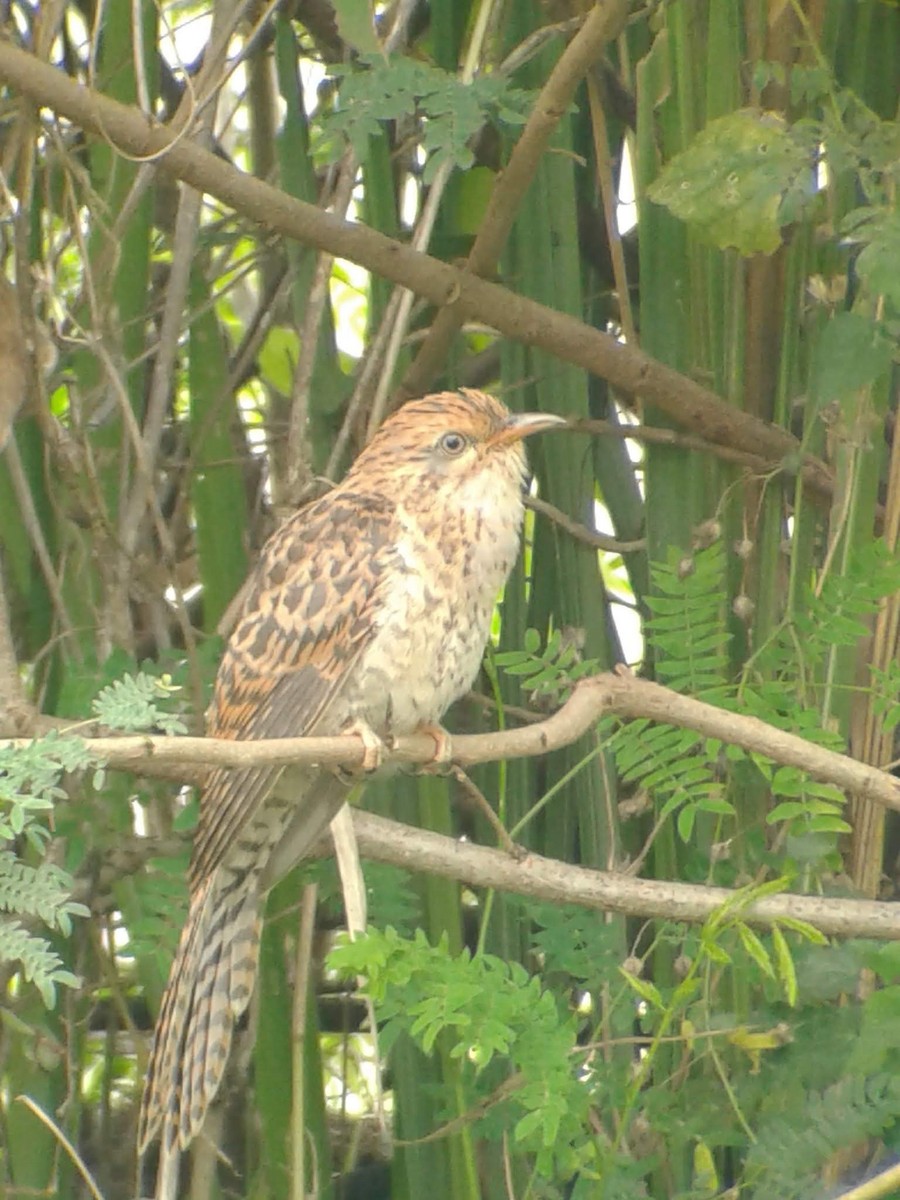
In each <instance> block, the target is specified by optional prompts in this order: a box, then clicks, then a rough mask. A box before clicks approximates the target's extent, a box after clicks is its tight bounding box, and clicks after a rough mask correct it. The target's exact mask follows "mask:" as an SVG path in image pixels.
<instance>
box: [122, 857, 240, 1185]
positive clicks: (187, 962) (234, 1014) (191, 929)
mask: <svg viewBox="0 0 900 1200" xmlns="http://www.w3.org/2000/svg"><path fill="white" fill-rule="evenodd" d="M257 883H258V871H255V870H254V871H251V872H248V873H242V874H239V875H235V874H233V873H231V872H228V871H226V870H225V869H224V868H220V869H219V870H218V871H216V872H214V873H213V874H212V875H211V876H210V877H209V878H207V879H206V880H204V881H203V884H202V885H201V887H200V888H199V889H198V890H197V892H195V894H194V896H193V897H192V899H191V907H190V912H189V913H188V919H187V924H186V925H185V927H184V930H183V932H182V935H181V941H180V942H179V945H178V951H177V953H176V955H175V961H174V962H173V964H172V970H171V973H170V975H169V982H168V983H167V984H166V990H165V992H164V994H163V999H162V1005H161V1007H160V1013H159V1020H158V1021H157V1025H156V1033H155V1035H154V1039H153V1048H152V1050H151V1053H150V1063H149V1066H148V1070H147V1080H146V1084H145V1087H144V1096H143V1102H142V1104H141V1115H140V1122H139V1125H138V1153H139V1154H141V1155H143V1154H144V1152H145V1151H146V1149H147V1147H148V1145H149V1144H150V1143H151V1142H152V1141H153V1139H154V1138H155V1137H157V1135H161V1144H160V1158H159V1168H158V1171H157V1183H156V1197H157V1200H177V1197H178V1170H179V1161H180V1157H181V1151H182V1150H183V1149H185V1148H186V1147H187V1145H188V1144H189V1143H190V1142H191V1140H192V1139H193V1138H194V1137H195V1136H196V1135H197V1134H198V1133H199V1131H200V1129H201V1127H202V1125H203V1122H204V1120H205V1118H206V1113H207V1110H208V1109H209V1106H210V1104H211V1102H212V1100H213V1098H214V1096H215V1094H216V1092H217V1091H218V1089H219V1085H220V1083H221V1082H222V1075H223V1073H224V1071H225V1064H226V1062H227V1061H228V1054H229V1051H230V1049H231V1038H232V1033H233V1030H234V1025H235V1022H236V1021H237V1019H238V1018H239V1017H240V1016H241V1014H242V1013H243V1012H244V1010H245V1009H246V1007H247V1005H248V1004H249V1002H250V997H251V995H252V993H253V986H254V983H255V980H256V970H257V962H258V957H259V929H260V914H259V908H260V901H259V893H258V886H257Z"/></svg>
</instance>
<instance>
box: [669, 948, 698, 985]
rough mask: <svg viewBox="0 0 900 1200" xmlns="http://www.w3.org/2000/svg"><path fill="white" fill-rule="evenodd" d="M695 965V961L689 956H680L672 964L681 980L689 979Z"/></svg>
mask: <svg viewBox="0 0 900 1200" xmlns="http://www.w3.org/2000/svg"><path fill="white" fill-rule="evenodd" d="M693 965H694V960H693V959H692V958H691V957H690V956H689V955H687V954H679V955H678V957H677V958H676V959H675V961H674V962H673V963H672V967H673V969H674V971H675V974H676V976H677V977H678V978H679V979H687V976H688V972H689V971H690V969H691V967H692V966H693Z"/></svg>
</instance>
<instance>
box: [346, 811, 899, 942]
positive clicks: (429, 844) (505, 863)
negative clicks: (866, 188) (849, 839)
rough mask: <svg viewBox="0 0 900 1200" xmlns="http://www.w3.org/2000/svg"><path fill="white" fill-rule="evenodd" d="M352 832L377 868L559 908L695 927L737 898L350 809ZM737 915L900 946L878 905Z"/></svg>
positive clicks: (893, 924) (825, 905)
mask: <svg viewBox="0 0 900 1200" xmlns="http://www.w3.org/2000/svg"><path fill="white" fill-rule="evenodd" d="M353 826H354V829H355V831H356V840H357V842H358V844H359V849H360V853H361V854H362V856H363V857H364V858H367V859H371V860H373V861H374V862H381V863H388V864H390V865H391V866H394V867H404V868H406V869H407V870H410V871H424V872H426V873H428V874H430V875H441V876H443V877H444V878H446V879H456V880H458V881H459V882H460V883H465V884H468V885H469V886H470V887H490V888H497V889H498V890H500V891H504V892H513V893H514V894H515V895H517V896H528V897H530V898H532V899H537V900H548V901H551V902H552V903H556V904H577V905H579V906H580V907H581V908H593V909H600V910H602V911H604V912H616V913H622V914H623V915H625V916H632V917H646V918H648V919H650V918H657V919H659V920H665V921H685V922H688V923H690V924H698V923H700V922H703V921H705V920H706V919H707V917H709V916H710V914H711V913H713V912H715V910H716V909H717V908H720V907H721V906H722V905H723V904H725V903H726V901H729V900H733V899H734V892H732V891H729V890H728V888H717V887H705V886H703V885H701V884H693V883H664V882H660V881H659V880H656V879H636V878H634V877H632V876H631V875H624V874H619V873H617V872H614V871H593V870H590V869H588V868H587V867H577V866H573V865H572V864H571V863H564V862H558V861H557V860H555V859H552V858H543V857H542V856H541V855H539V854H531V853H526V854H525V855H524V857H521V858H519V857H515V856H513V855H510V854H507V853H505V852H504V851H502V850H493V849H490V848H489V847H487V846H477V845H475V844H474V843H472V842H463V841H457V840H454V839H453V838H449V837H446V836H444V835H443V834H439V833H433V832H432V831H431V830H428V829H416V828H413V826H411V825H402V824H400V822H399V821H391V820H388V819H387V818H386V817H380V816H376V814H375V813H370V812H365V811H363V810H362V809H354V810H353ZM739 915H740V917H741V919H742V920H746V921H749V922H750V923H751V924H755V925H764V926H770V925H773V924H774V923H775V922H776V921H779V920H782V919H784V918H785V917H787V918H791V917H793V918H795V919H796V920H799V921H808V922H809V923H810V924H811V925H814V926H815V927H816V929H818V930H820V931H821V932H822V933H824V934H826V935H828V936H831V937H869V938H878V939H881V940H884V941H900V905H897V904H885V903H880V902H878V901H875V900H853V899H844V898H840V899H836V898H826V897H823V896H798V895H795V894H794V893H792V892H782V893H781V894H779V895H777V896H766V897H763V898H762V899H759V900H756V901H754V902H753V903H752V904H749V905H748V906H747V907H746V908H744V909H741V910H739Z"/></svg>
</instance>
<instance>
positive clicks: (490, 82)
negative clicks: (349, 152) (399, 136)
mask: <svg viewBox="0 0 900 1200" xmlns="http://www.w3.org/2000/svg"><path fill="white" fill-rule="evenodd" d="M331 72H332V74H333V75H334V76H335V77H336V78H337V79H338V81H339V86H338V102H337V104H336V106H335V108H334V109H333V110H332V111H331V112H328V113H326V114H324V115H323V117H322V126H323V130H324V133H325V136H326V138H327V139H328V141H329V143H330V150H329V154H330V157H331V158H337V157H338V156H339V153H340V148H341V146H342V144H343V143H344V142H345V141H346V142H349V144H350V145H351V146H352V147H353V150H354V151H355V153H356V155H357V157H359V158H364V157H365V154H366V150H367V143H368V140H369V138H372V137H380V136H381V134H382V126H383V123H384V122H386V121H401V120H404V119H405V120H412V119H416V120H418V122H419V124H420V137H419V144H420V146H421V147H422V149H423V150H424V151H425V153H426V155H427V161H426V164H425V170H424V175H423V177H424V181H425V183H430V182H431V181H432V180H433V179H434V177H435V175H436V173H437V171H438V170H439V169H440V167H441V166H443V165H444V164H445V163H449V164H451V165H452V166H455V167H460V168H462V169H463V170H465V169H466V168H468V167H470V166H471V165H472V163H473V162H474V161H475V156H474V154H473V151H472V149H471V147H470V142H471V140H472V138H473V137H474V136H475V134H477V133H478V131H479V130H480V129H481V127H482V126H483V125H484V124H485V122H486V121H489V120H490V121H493V122H494V123H497V124H502V125H521V124H523V123H524V121H525V119H526V116H527V112H528V109H529V107H530V104H531V100H532V98H531V96H530V95H529V93H527V92H524V91H521V90H520V89H518V88H514V87H512V86H510V84H509V83H508V82H507V80H506V79H504V78H503V77H502V76H498V75H481V76H478V77H477V78H476V79H473V80H472V81H471V82H470V83H463V81H462V80H460V79H459V78H458V77H457V76H456V75H452V74H450V73H449V72H447V71H443V70H441V69H440V68H439V67H436V66H433V65H431V64H430V63H426V62H422V61H418V60H416V59H413V58H408V57H405V56H400V57H396V58H389V59H386V58H384V57H382V56H381V55H378V54H370V55H362V56H361V57H360V59H359V61H358V65H355V66H353V67H349V66H347V67H344V66H335V67H332V68H331Z"/></svg>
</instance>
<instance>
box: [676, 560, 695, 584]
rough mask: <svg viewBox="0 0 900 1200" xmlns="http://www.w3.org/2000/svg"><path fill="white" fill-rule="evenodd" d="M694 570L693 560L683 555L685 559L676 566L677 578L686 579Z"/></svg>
mask: <svg viewBox="0 0 900 1200" xmlns="http://www.w3.org/2000/svg"><path fill="white" fill-rule="evenodd" d="M694 570H695V567H694V560H693V558H691V557H690V556H689V555H685V557H684V558H683V559H682V560H681V562H680V563H679V564H678V578H679V579H687V577H688V575H693V573H694Z"/></svg>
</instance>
